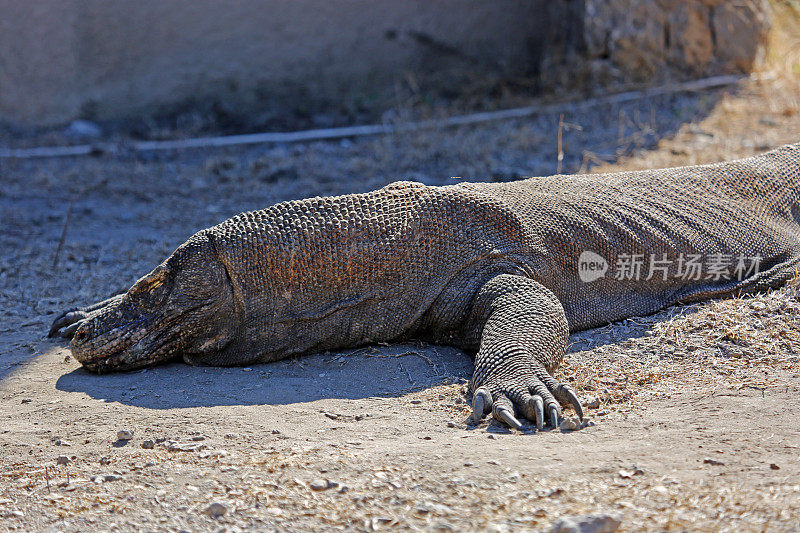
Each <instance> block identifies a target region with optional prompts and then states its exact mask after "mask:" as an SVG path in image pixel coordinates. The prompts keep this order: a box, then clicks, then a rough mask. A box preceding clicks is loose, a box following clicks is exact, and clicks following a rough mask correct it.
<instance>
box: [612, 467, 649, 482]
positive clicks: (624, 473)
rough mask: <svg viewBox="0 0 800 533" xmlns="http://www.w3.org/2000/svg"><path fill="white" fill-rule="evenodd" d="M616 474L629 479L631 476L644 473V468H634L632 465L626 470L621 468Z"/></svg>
mask: <svg viewBox="0 0 800 533" xmlns="http://www.w3.org/2000/svg"><path fill="white" fill-rule="evenodd" d="M617 474H618V475H619V477H621V478H622V479H630V478H632V477H633V476H640V475H642V474H644V470H642V469H641V468H636V467H635V466H634V467H633V468H632V469H631V470H626V469H624V468H623V469H621V470H620V471H619V472H617Z"/></svg>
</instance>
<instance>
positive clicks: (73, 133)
mask: <svg viewBox="0 0 800 533" xmlns="http://www.w3.org/2000/svg"><path fill="white" fill-rule="evenodd" d="M64 133H66V134H67V135H69V136H70V137H80V138H84V139H94V138H97V137H100V136H101V135H102V134H103V130H102V128H100V126H98V125H97V124H95V123H94V122H91V121H89V120H73V121H72V122H70V124H69V126H67V129H66V130H64Z"/></svg>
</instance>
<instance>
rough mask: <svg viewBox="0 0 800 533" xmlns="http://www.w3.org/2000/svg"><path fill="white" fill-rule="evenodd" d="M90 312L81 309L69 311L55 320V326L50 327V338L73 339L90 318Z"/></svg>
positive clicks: (48, 334)
mask: <svg viewBox="0 0 800 533" xmlns="http://www.w3.org/2000/svg"><path fill="white" fill-rule="evenodd" d="M89 314H90V313H89V312H88V311H83V310H81V309H68V310H67V311H64V312H63V313H61V314H60V315H58V317H57V318H56V319H55V320H53V325H52V326H50V331H49V332H48V333H47V336H48V337H56V336H59V337H64V338H65V339H71V338H72V336H73V335H74V334H75V331H76V330H77V329H78V328H79V327H80V326H81V324H82V323H83V322H84V320H86V319H87V318H89Z"/></svg>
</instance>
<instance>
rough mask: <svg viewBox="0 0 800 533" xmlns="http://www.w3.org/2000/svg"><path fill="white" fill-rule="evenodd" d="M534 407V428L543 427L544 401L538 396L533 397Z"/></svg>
mask: <svg viewBox="0 0 800 533" xmlns="http://www.w3.org/2000/svg"><path fill="white" fill-rule="evenodd" d="M533 401H534V404H535V405H534V409H536V429H542V428H543V427H544V402H543V401H542V399H541V398H539V397H538V396H535V397H534V398H533Z"/></svg>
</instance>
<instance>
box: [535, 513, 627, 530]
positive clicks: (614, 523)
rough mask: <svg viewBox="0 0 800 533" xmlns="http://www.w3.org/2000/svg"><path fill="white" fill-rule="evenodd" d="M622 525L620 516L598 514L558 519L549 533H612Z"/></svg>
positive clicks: (615, 514)
mask: <svg viewBox="0 0 800 533" xmlns="http://www.w3.org/2000/svg"><path fill="white" fill-rule="evenodd" d="M620 524H622V515H620V514H617V513H598V514H589V515H583V516H570V517H564V518H559V519H558V520H556V522H555V523H554V524H553V527H552V528H551V529H550V532H551V533H613V532H614V531H616V530H617V529H619V526H620Z"/></svg>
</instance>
